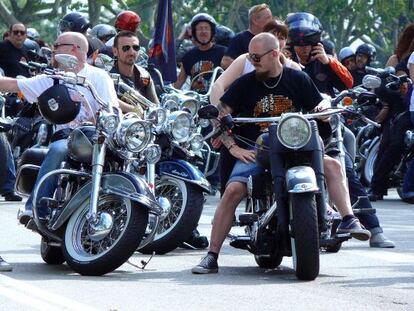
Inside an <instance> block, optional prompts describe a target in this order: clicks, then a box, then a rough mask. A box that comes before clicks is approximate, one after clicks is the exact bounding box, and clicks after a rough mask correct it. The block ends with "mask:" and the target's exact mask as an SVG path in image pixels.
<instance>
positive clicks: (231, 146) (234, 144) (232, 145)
mask: <svg viewBox="0 0 414 311" xmlns="http://www.w3.org/2000/svg"><path fill="white" fill-rule="evenodd" d="M234 146H237V144H236V143H233V144H231V145H230V146H229V147H228V148H227V149H228V150H229V151H230V150H231V148H233V147H234Z"/></svg>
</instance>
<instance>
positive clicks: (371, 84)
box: [362, 75, 381, 89]
mask: <svg viewBox="0 0 414 311" xmlns="http://www.w3.org/2000/svg"><path fill="white" fill-rule="evenodd" d="M362 85H363V86H364V87H366V88H367V89H376V88H379V87H380V86H381V78H379V77H376V76H373V75H365V76H364V78H363V79H362Z"/></svg>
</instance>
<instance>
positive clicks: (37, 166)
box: [14, 164, 40, 196]
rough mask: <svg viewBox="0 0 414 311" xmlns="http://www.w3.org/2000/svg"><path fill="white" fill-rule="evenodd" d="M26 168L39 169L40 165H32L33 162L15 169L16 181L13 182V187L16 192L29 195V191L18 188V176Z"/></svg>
mask: <svg viewBox="0 0 414 311" xmlns="http://www.w3.org/2000/svg"><path fill="white" fill-rule="evenodd" d="M26 168H28V169H33V170H37V171H39V170H40V166H39V165H34V164H23V165H22V166H20V167H19V169H18V170H17V173H16V182H15V184H14V187H15V189H14V190H16V192H17V193H18V194H20V195H24V196H27V195H30V193H26V192H23V190H22V189H20V188H19V185H20V178H21V177H20V176H21V172H22V171H24V170H25V169H26Z"/></svg>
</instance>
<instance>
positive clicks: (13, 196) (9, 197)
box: [3, 191, 23, 202]
mask: <svg viewBox="0 0 414 311" xmlns="http://www.w3.org/2000/svg"><path fill="white" fill-rule="evenodd" d="M3 197H4V201H8V202H20V201H22V200H23V198H22V197H21V196H20V195H18V194H17V193H16V192H14V191H12V192H9V193H5V194H3Z"/></svg>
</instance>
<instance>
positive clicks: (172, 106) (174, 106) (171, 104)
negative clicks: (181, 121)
mask: <svg viewBox="0 0 414 311" xmlns="http://www.w3.org/2000/svg"><path fill="white" fill-rule="evenodd" d="M162 107H163V108H164V109H167V110H168V111H171V112H172V111H177V110H178V109H180V106H179V105H178V103H177V102H176V101H175V100H172V99H169V100H166V101H165V102H164V103H163V104H162Z"/></svg>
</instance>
